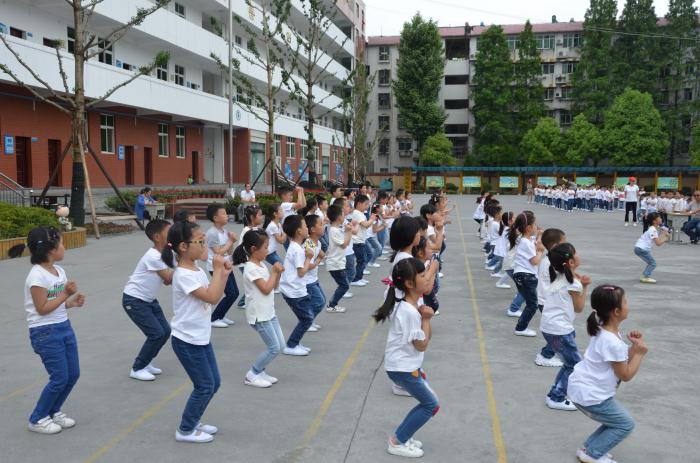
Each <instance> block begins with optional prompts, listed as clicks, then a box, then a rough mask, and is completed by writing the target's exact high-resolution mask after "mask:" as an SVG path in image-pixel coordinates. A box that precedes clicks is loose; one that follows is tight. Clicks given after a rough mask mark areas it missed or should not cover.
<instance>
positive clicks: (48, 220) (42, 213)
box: [0, 202, 59, 239]
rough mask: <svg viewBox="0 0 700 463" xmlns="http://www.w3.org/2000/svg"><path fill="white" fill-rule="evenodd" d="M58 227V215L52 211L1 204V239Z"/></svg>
mask: <svg viewBox="0 0 700 463" xmlns="http://www.w3.org/2000/svg"><path fill="white" fill-rule="evenodd" d="M58 226H59V224H58V219H57V218H56V214H55V213H54V212H53V211H51V210H48V209H44V208H41V207H19V206H15V205H12V204H8V203H4V202H0V239H8V238H20V237H23V236H27V235H28V234H29V232H30V231H31V230H32V229H33V228H36V227H57V228H58Z"/></svg>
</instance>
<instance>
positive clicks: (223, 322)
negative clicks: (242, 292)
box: [206, 204, 239, 328]
mask: <svg viewBox="0 0 700 463" xmlns="http://www.w3.org/2000/svg"><path fill="white" fill-rule="evenodd" d="M207 218H208V219H209V220H210V221H211V222H212V224H213V227H211V228H210V229H209V230H207V235H206V236H207V247H208V255H207V271H208V272H209V274H210V275H212V274H213V273H212V272H213V271H214V267H213V265H212V261H213V258H214V256H215V255H220V256H224V258H225V260H226V261H228V262H230V261H231V257H230V254H231V253H232V252H233V247H234V246H233V245H234V243H235V242H236V241H237V239H238V237H237V236H236V234H235V233H234V232H227V231H226V229H225V228H224V227H225V226H226V224H227V223H228V214H227V213H226V209H225V208H224V205H223V204H210V205H209V206H208V207H207ZM238 295H239V291H238V285H237V284H236V278H235V277H234V276H233V272H232V273H229V274H228V277H227V280H226V289H225V290H224V297H223V299H221V301H219V303H218V304H217V306H216V309H214V311H213V312H212V314H211V326H213V327H214V328H228V327H229V326H231V325H233V324H234V321H233V320H231V319H230V318H227V317H226V313H227V312H228V310H229V309H230V308H231V306H232V305H233V303H234V302H236V299H238Z"/></svg>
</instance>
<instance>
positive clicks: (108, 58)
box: [97, 39, 114, 66]
mask: <svg viewBox="0 0 700 463" xmlns="http://www.w3.org/2000/svg"><path fill="white" fill-rule="evenodd" d="M97 48H98V49H99V50H100V53H99V54H98V55H97V59H98V60H99V61H100V63H105V64H109V65H110V66H111V65H113V64H114V46H113V45H112V44H111V43H107V42H105V41H104V40H102V39H100V40H98V41H97Z"/></svg>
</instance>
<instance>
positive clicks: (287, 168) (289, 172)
mask: <svg viewBox="0 0 700 463" xmlns="http://www.w3.org/2000/svg"><path fill="white" fill-rule="evenodd" d="M284 176H285V177H287V180H291V179H292V163H291V162H289V159H287V160H286V162H285V163H284Z"/></svg>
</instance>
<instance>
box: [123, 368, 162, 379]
mask: <svg viewBox="0 0 700 463" xmlns="http://www.w3.org/2000/svg"><path fill="white" fill-rule="evenodd" d="M129 377H130V378H134V379H138V380H139V381H153V380H154V379H156V377H155V376H154V375H153V374H152V373H150V372H149V371H148V370H146V369H145V368H144V369H143V370H139V371H134V370H131V373H129Z"/></svg>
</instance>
